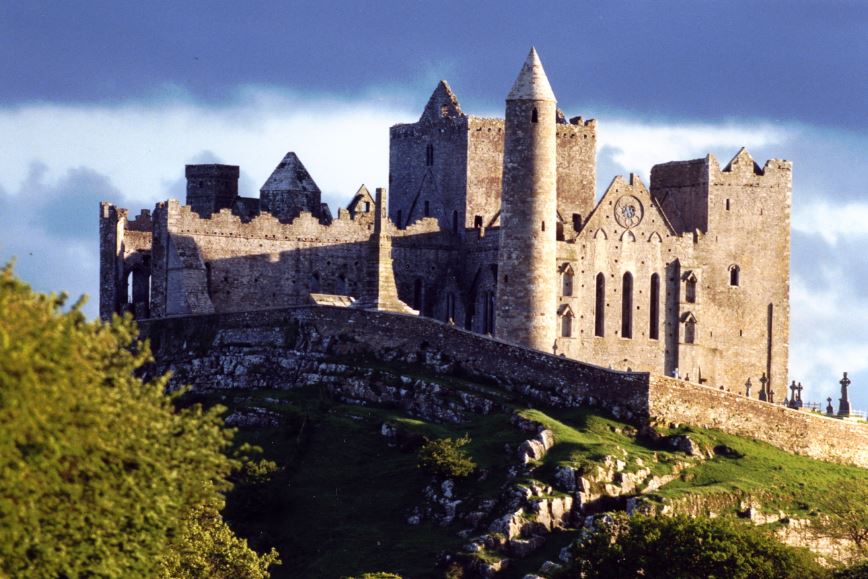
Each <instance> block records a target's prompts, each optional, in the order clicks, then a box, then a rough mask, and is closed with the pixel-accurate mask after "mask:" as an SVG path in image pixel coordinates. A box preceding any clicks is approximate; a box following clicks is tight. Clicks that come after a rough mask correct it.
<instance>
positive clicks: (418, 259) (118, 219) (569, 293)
mask: <svg viewBox="0 0 868 579" xmlns="http://www.w3.org/2000/svg"><path fill="white" fill-rule="evenodd" d="M597 128H598V127H597V123H596V121H595V120H586V119H583V118H582V117H580V116H576V117H572V118H568V117H567V116H566V115H565V114H564V113H563V112H562V111H561V110H560V109H558V107H557V103H556V99H555V94H554V92H553V90H552V88H551V85H550V84H549V81H548V78H547V77H546V74H545V72H544V70H543V67H542V64H541V62H540V60H539V57H538V55H537V53H536V51H535V50H532V51H531V53H530V55H529V56H528V58H527V61H526V62H525V63H524V66H523V67H522V69H521V71H520V73H519V75H518V78H517V79H516V81H515V84H514V86H513V87H512V90H511V91H510V92H509V93H508V95H507V97H506V110H505V118H504V119H496V118H481V117H475V116H471V115H468V114H466V113H465V112H463V111H462V109H461V106H460V104H459V102H458V99H457V98H456V96H455V94H454V93H453V92H452V90H451V89H450V87H449V85H448V84H447V83H446V82H445V81H444V82H441V83H440V84H439V85H438V86H437V87H436V89H435V90H434V93H433V94H432V95H431V98H430V100H429V101H428V103H427V105H426V106H425V108H424V110H423V112H422V115H421V117H420V119H419V121H418V122H416V123H412V124H399V125H395V126H393V127H392V128H391V129H390V148H389V187H388V194H387V190H386V189H378V190H376V191H375V194H371V193H370V192H369V190H368V189H367V188H365V187H364V186H362V187H361V188H360V189H359V190H358V191H357V192H356V193H355V195H354V196H353V197H352V199H351V201H350V203H349V204H348V205H347V207H346V208H341V209H339V210H338V211H337V214H336V215H333V214H332V213H331V211H330V209H329V208H328V206H327V205H325V204H324V203H322V201H321V198H320V190H319V188H318V187H317V185H316V182H315V181H314V179H313V177H312V176H311V175H310V174H309V173H308V172H307V170H306V169H305V167H304V165H303V164H302V162H301V160H299V159H298V157H297V156H296V155H295V154H294V153H292V152H290V153H288V154H287V155H286V156H285V157H284V158H283V160H282V161H281V162H280V163H279V164H278V166H277V167H276V169H275V170H274V172H273V174H272V175H271V176H270V177H269V178H268V180H267V181H266V183H265V184H264V185H263V186H262V188H261V189H260V192H259V197H258V198H254V197H243V196H241V195H240V194H239V191H238V176H239V168H238V167H237V166H230V165H188V166H187V167H186V177H187V197H186V200H185V204H184V205H182V204H181V203H179V202H178V201H176V200H171V199H170V200H168V201H164V202H161V203H158V204H157V206H156V207H155V208H154V210H153V211H148V210H145V211H142V212H141V213H140V214H139V215H138V216H137V217H135V218H132V219H131V218H129V216H128V212H127V210H126V209H122V208H119V207H116V206H115V205H112V204H110V203H102V204H101V207H100V255H101V257H100V315H101V316H102V317H103V318H104V319H106V318H110V317H111V315H112V314H114V313H120V312H125V311H130V312H132V313H133V315H134V316H135V317H136V318H139V319H147V318H165V317H169V316H189V315H195V314H213V313H218V314H219V313H230V312H244V311H253V310H264V309H270V308H278V307H281V308H286V307H293V306H308V305H310V304H324V305H331V306H342V307H347V308H366V309H378V310H383V311H394V312H398V313H402V314H404V315H412V316H416V315H421V316H426V317H429V318H434V319H437V320H440V321H442V322H444V323H447V324H454V325H455V326H456V327H458V328H463V329H465V330H469V331H471V332H475V333H478V334H483V335H486V334H490V335H491V336H493V337H494V338H497V339H500V340H503V341H505V342H509V343H513V344H518V345H522V346H526V347H528V348H533V349H536V350H540V351H543V352H547V353H551V354H556V355H558V356H565V357H567V358H573V359H576V360H582V361H584V362H589V363H592V364H597V365H600V366H603V367H608V368H613V369H616V370H633V371H648V372H653V373H657V374H665V375H667V376H674V375H678V376H680V377H682V378H686V379H689V380H690V381H692V382H695V383H698V384H703V385H706V386H711V387H713V388H719V387H724V388H726V389H731V390H732V391H733V392H736V391H738V392H742V391H744V385H745V383H746V382H747V381H748V380H750V381H751V382H752V384H754V385H756V386H757V388H759V387H760V385H765V384H768V386H767V388H768V391H769V393H770V395H771V397H773V398H777V399H778V400H781V399H783V398H784V396H785V395H786V384H787V356H788V339H789V269H790V268H789V259H790V257H789V256H790V204H791V188H792V165H791V163H790V162H788V161H783V160H769V161H767V162H766V163H765V164H764V165H763V166H760V165H758V164H757V163H756V162H754V160H753V159H752V158H751V156H750V154H749V153H748V152H747V151H746V150H744V149H742V150H741V151H739V152H738V153H737V154H736V155H735V156H734V157H733V158H732V160H731V161H730V162H729V163H727V164H726V165H725V166H723V167H722V166H721V164H720V163H719V162H718V160H717V159H715V158H714V157H713V156H711V155H708V156H706V157H705V158H702V159H695V160H689V161H674V162H670V163H664V164H660V165H656V166H654V167H653V168H652V170H651V174H650V182H649V184H648V186H647V187H646V185H645V184H644V183H642V181H641V180H640V179H639V178H638V177H636V176H633V175H631V176H629V177H628V178H622V177H615V178H614V179H613V180H612V181H611V183H610V184H609V186H608V188H607V189H606V191H605V193H604V194H603V195H602V197H601V198H600V199H599V200H598V201H596V200H595V191H596V180H597V174H596V173H597V172H596V133H597Z"/></svg>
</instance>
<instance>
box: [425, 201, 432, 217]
mask: <svg viewBox="0 0 868 579" xmlns="http://www.w3.org/2000/svg"><path fill="white" fill-rule="evenodd" d="M425 217H431V203H430V202H429V201H426V202H425Z"/></svg>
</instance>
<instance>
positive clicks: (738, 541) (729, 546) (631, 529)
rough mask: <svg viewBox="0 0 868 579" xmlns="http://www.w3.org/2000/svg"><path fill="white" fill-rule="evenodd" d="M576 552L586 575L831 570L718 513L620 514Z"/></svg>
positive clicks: (759, 576)
mask: <svg viewBox="0 0 868 579" xmlns="http://www.w3.org/2000/svg"><path fill="white" fill-rule="evenodd" d="M574 555H575V557H576V563H575V565H576V569H575V571H577V572H578V574H580V575H581V576H582V577H586V578H588V579H594V578H621V577H623V578H627V577H630V578H632V577H640V576H644V577H655V578H660V579H667V578H672V579H676V578H677V579H694V578H695V579H700V578H701V579H707V578H719V579H723V578H726V579H741V578H744V579H747V578H751V579H763V578H769V579H771V578H784V577H802V578H805V579H808V578H811V577H825V576H827V574H828V573H827V571H825V570H824V569H823V568H822V567H820V566H819V565H818V563H817V562H816V561H815V560H814V558H813V557H812V556H811V555H810V554H809V553H808V552H806V551H804V550H801V549H795V548H793V547H788V546H786V545H783V544H782V543H780V542H778V541H777V540H776V539H775V538H774V537H772V536H771V535H769V534H767V533H766V532H765V531H763V530H761V529H758V528H756V527H753V526H750V525H748V524H739V523H737V522H734V521H731V520H728V519H720V518H716V519H709V518H695V519H694V518H690V517H686V516H677V517H656V518H655V517H644V516H636V517H633V518H627V517H626V515H623V514H619V515H617V516H614V517H613V518H612V520H611V521H610V522H609V523H601V524H600V527H599V529H598V530H597V531H596V532H594V533H590V534H589V535H587V536H585V537H584V538H583V539H581V540H580V541H578V542H577V543H576V544H575V546H574Z"/></svg>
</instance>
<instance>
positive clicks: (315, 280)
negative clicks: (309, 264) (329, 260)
mask: <svg viewBox="0 0 868 579" xmlns="http://www.w3.org/2000/svg"><path fill="white" fill-rule="evenodd" d="M310 293H313V294H315V293H319V274H318V273H315V274H313V275H311V276H310Z"/></svg>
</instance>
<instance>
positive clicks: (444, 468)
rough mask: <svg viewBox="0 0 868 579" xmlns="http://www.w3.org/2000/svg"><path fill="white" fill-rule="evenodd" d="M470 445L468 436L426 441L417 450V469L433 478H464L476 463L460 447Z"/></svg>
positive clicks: (473, 468)
mask: <svg viewBox="0 0 868 579" xmlns="http://www.w3.org/2000/svg"><path fill="white" fill-rule="evenodd" d="M468 444H470V437H469V436H466V435H465V436H462V437H461V438H449V437H446V438H438V439H435V440H428V439H426V440H425V442H424V443H423V444H422V447H421V448H420V449H419V468H421V469H423V470H427V471H428V472H430V473H431V474H433V475H435V476H442V477H459V478H460V477H465V476H468V475H469V474H470V473H472V472H473V471H474V470H476V463H475V462H473V459H472V458H470V455H469V454H468V453H467V451H465V450H462V447H464V446H467V445H468Z"/></svg>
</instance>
